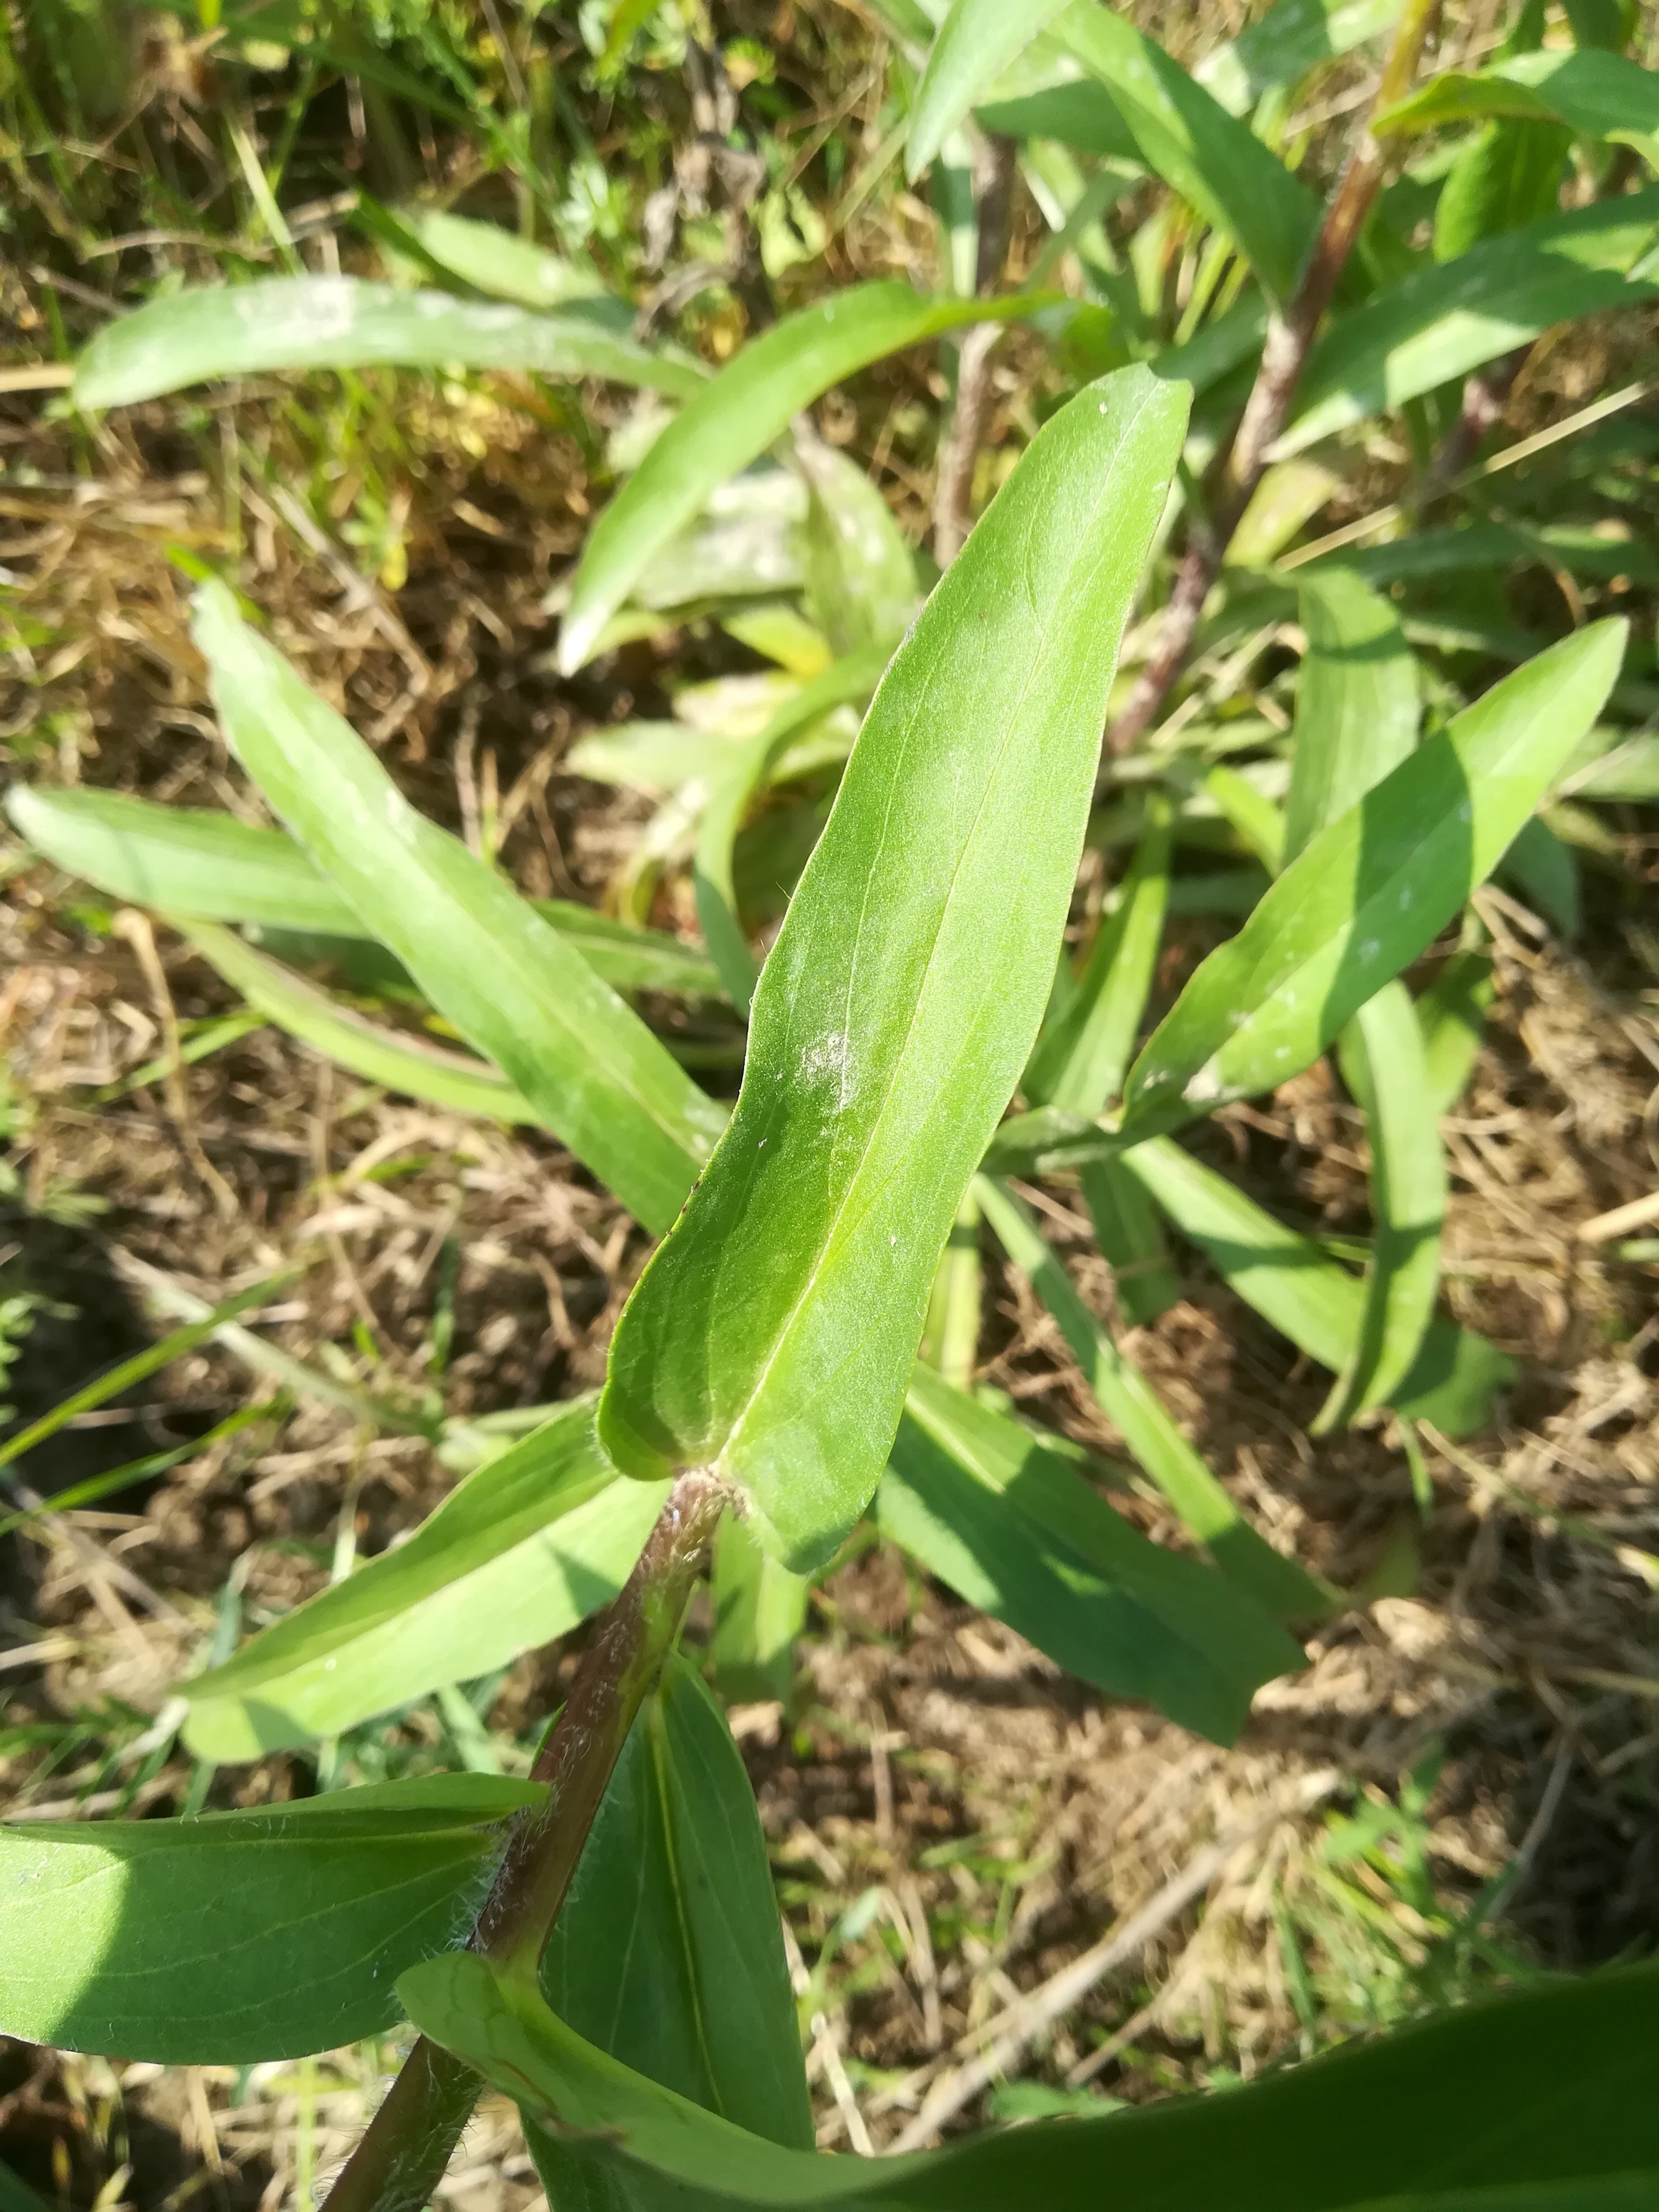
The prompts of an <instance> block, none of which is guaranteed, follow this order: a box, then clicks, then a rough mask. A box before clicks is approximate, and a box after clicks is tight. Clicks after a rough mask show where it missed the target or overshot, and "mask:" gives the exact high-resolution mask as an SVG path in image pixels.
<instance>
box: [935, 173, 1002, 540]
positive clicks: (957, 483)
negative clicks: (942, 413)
mask: <svg viewBox="0 0 1659 2212" xmlns="http://www.w3.org/2000/svg"><path fill="white" fill-rule="evenodd" d="M1015 150H1016V149H1015V146H1014V142H1013V140H1012V138H1002V137H995V136H993V137H988V138H987V140H986V141H985V143H984V144H983V146H982V147H981V149H980V154H979V158H978V160H977V161H976V162H975V173H974V207H975V213H976V215H977V216H978V218H979V254H978V260H977V264H976V266H975V284H974V289H975V291H976V292H977V293H978V295H979V296H980V297H981V299H984V298H987V296H988V295H990V294H991V293H993V292H994V291H995V290H996V288H997V286H998V284H999V283H1000V282H1001V281H1002V269H1003V264H1004V263H1005V262H1006V259H1007V258H1008V231H1009V224H1010V219H1011V216H1012V210H1013V188H1014V156H1015ZM1001 335H1002V325H1000V323H975V325H973V327H972V329H971V330H970V331H969V332H968V334H967V336H966V337H964V338H963V341H962V351H961V354H960V356H958V361H957V404H956V408H955V411H954V412H953V414H952V415H951V430H950V435H949V436H948V437H947V439H946V440H945V451H944V453H942V454H941V456H940V459H939V489H938V492H937V493H936V495H935V496H934V501H933V557H934V559H935V560H936V561H937V562H939V567H940V568H949V567H950V565H951V562H952V561H954V560H955V559H956V557H957V554H958V553H959V552H960V551H961V550H962V548H963V544H964V542H965V541H966V539H967V536H968V532H969V530H971V529H972V527H973V523H974V464H975V462H976V461H977V460H978V459H979V451H980V447H981V446H982V445H983V444H984V443H985V433H986V430H987V427H988V426H989V423H990V419H991V396H992V395H991V350H992V348H993V347H994V345H995V344H996V342H997V340H998V339H999V338H1000V337H1001Z"/></svg>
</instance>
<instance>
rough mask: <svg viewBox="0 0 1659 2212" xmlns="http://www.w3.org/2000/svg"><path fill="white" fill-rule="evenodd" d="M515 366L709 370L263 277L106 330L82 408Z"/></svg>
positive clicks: (331, 283) (577, 326)
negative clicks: (281, 373)
mask: <svg viewBox="0 0 1659 2212" xmlns="http://www.w3.org/2000/svg"><path fill="white" fill-rule="evenodd" d="M374 362H386V363H388V364H393V365H396V366H398V367H399V368H448V367H451V366H453V365H459V367H461V368H508V369H525V370H532V371H534V372H535V373H537V374H540V375H543V376H554V377H584V376H600V377H605V378H606V379H608V380H610V381H611V383H613V384H628V385H635V386H639V387H641V388H642V389H643V390H646V391H649V392H665V393H666V394H667V396H668V397H669V398H671V399H689V398H690V397H691V395H692V394H693V393H694V392H700V391H701V390H702V386H703V384H704V382H705V381H706V375H705V372H704V371H703V370H702V369H701V368H698V367H696V365H695V364H694V363H692V362H684V361H675V360H671V359H670V358H669V357H668V356H665V355H663V354H659V353H653V351H652V350H651V349H650V348H649V347H648V346H643V345H641V344H640V343H638V341H637V340H635V339H633V338H629V337H622V336H619V335H618V334H617V332H616V331H609V330H606V329H605V326H604V325H603V324H602V323H600V322H598V321H596V320H595V319H593V318H592V316H591V315H582V314H574V313H573V314H564V315H538V314H532V313H531V312H530V310H529V309H528V308H526V307H508V306H507V305H505V304H503V303H501V302H499V301H471V300H456V299H452V298H451V296H450V295H449V294H448V293H447V292H428V291H404V290H403V289H400V288H399V287H398V286H397V285H394V284H374V283H368V282H367V281H366V280H365V279H363V278H362V277H360V276H265V277H261V278H259V279H258V281H257V282H256V283H252V284H215V285H211V286H209V287H207V288H206V289H203V290H200V291H190V292H175V293H174V294H173V295H172V296H171V297H169V298H162V299H156V300H151V301H149V302H148V303H147V304H146V305H145V306H143V307H139V308H137V309H135V310H134V312H133V313H131V314H130V315H123V316H121V317H120V318H119V319H118V320H117V321H115V322H112V323H106V325H105V326H104V328H103V329H102V330H101V331H99V333H98V335H97V336H96V337H94V339H93V341H92V343H90V344H89V345H88V347H87V348H86V349H85V350H84V351H83V352H82V355H81V357H80V359H79V360H78V361H77V362H76V367H75V384H74V386H73V392H74V398H75V401H76V405H77V406H81V407H86V408H94V407H131V406H133V405H134V404H137V402H138V401H139V400H141V399H155V398H159V397H160V396H161V394H162V393H163V392H179V391H182V390H183V389H184V388H185V386H187V385H191V384H202V383H205V382H206V381H207V380H209V379H210V378H213V377H221V376H253V375H259V374H264V372H266V371H268V370H270V369H279V368H367V367H368V366H369V365H370V364H371V363H374Z"/></svg>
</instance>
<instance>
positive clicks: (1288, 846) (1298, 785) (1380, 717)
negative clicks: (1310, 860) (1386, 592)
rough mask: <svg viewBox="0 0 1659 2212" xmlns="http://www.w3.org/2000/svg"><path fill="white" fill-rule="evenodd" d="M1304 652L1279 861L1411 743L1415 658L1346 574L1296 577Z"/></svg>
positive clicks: (1371, 597)
mask: <svg viewBox="0 0 1659 2212" xmlns="http://www.w3.org/2000/svg"><path fill="white" fill-rule="evenodd" d="M1297 599H1298V600H1299V602H1300V605H1301V612H1302V626H1303V629H1304V630H1305V632H1306V633H1307V639H1308V650H1307V652H1306V653H1305V654H1304V658H1303V662H1302V674H1301V680H1300V682H1299V684H1298V685H1297V695H1296V728H1295V732H1294V734H1293V736H1292V738H1291V787H1290V791H1289V793H1288V794H1287V796H1286V798H1285V847H1284V854H1283V860H1284V861H1290V860H1295V858H1296V856H1297V854H1298V853H1300V852H1301V851H1302V850H1303V848H1304V847H1305V846H1306V845H1307V844H1308V842H1309V841H1310V839H1311V838H1312V837H1313V836H1316V834H1317V832H1318V831H1319V830H1321V829H1323V828H1324V827H1325V825H1326V824H1327V823H1329V822H1334V821H1335V820H1336V819H1337V817H1339V816H1340V815H1342V814H1346V812H1347V811H1348V809H1349V808H1350V807H1351V806H1356V805H1358V803H1359V801H1360V799H1363V798H1364V795H1365V793H1367V792H1368V791H1369V790H1370V788H1371V787H1372V786H1373V785H1374V784H1376V783H1380V782H1381V781H1382V780H1383V777H1384V776H1385V775H1388V773H1389V770H1390V769H1393V768H1396V767H1397V766H1398V765H1399V763H1401V761H1402V760H1404V759H1405V758H1406V757H1407V754H1408V753H1409V752H1410V751H1411V750H1412V749H1413V746H1414V745H1415V744H1416V743H1417V726H1418V717H1419V699H1418V686H1417V662H1416V659H1414V657H1413V653H1412V650H1411V647H1409V646H1408V645H1407V642H1406V638H1405V633H1404V632H1403V631H1402V630H1401V627H1400V617H1399V616H1398V615H1397V614H1396V613H1395V610H1394V607H1393V605H1392V604H1391V603H1390V602H1389V600H1388V599H1384V598H1383V596H1382V595H1381V593H1380V592H1374V591H1373V590H1372V589H1371V587H1370V585H1369V584H1366V583H1364V582H1362V581H1361V580H1360V579H1359V578H1358V576H1356V575H1353V574H1352V573H1349V572H1346V571H1344V570H1342V569H1340V568H1326V569H1321V570H1320V571H1319V572H1318V573H1317V574H1313V575H1309V576H1304V577H1298V578H1297Z"/></svg>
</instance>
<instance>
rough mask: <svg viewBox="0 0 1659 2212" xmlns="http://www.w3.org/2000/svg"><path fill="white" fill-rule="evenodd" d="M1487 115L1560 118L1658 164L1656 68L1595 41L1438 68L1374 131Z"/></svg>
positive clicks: (1381, 117) (1419, 128)
mask: <svg viewBox="0 0 1659 2212" xmlns="http://www.w3.org/2000/svg"><path fill="white" fill-rule="evenodd" d="M1486 115H1501V116H1516V117H1521V118H1541V119H1543V120H1546V121H1553V122H1556V123H1562V124H1565V125H1566V127H1567V128H1568V130H1570V131H1572V132H1574V133H1575V134H1576V135H1577V137H1581V138H1607V139H1612V140H1614V141H1617V142H1620V143H1623V144H1625V145H1629V146H1636V147H1639V148H1640V149H1641V150H1642V152H1643V153H1644V154H1645V155H1647V157H1648V159H1649V161H1652V162H1654V163H1655V164H1656V166H1659V70H1650V69H1643V68H1642V67H1641V66H1640V65H1639V64H1638V63H1636V62H1633V61H1631V60H1629V59H1627V58H1626V56H1625V55H1623V54H1614V53H1607V52H1603V51H1601V50H1599V49H1597V48H1595V47H1589V48H1585V47H1579V48H1577V49H1576V50H1572V49H1570V50H1567V51H1565V52H1564V51H1562V50H1561V49H1559V48H1557V47H1552V48H1551V49H1549V50H1548V51H1547V52H1539V53H1530V54H1511V55H1510V56H1509V58H1507V59H1506V60H1504V61H1498V62H1494V63H1492V64H1491V66H1490V67H1488V68H1486V69H1483V70H1443V72H1442V73H1441V74H1440V75H1439V76H1436V77H1432V78H1431V79H1430V81H1429V82H1428V83H1426V84H1425V85H1424V86H1422V87H1421V88H1420V89H1419V90H1418V91H1416V92H1414V93H1413V94H1412V95H1411V97H1410V98H1409V99H1407V100H1401V101H1400V102H1398V103H1397V105H1396V106H1393V107H1390V108H1389V109H1387V110H1386V111H1385V112H1383V114H1381V115H1379V116H1378V117H1377V118H1376V124H1375V125H1374V126H1373V127H1374V128H1375V129H1376V131H1377V132H1378V133H1379V135H1383V134H1393V133H1395V132H1399V131H1429V130H1433V129H1434V128H1436V127H1437V125H1441V124H1446V123H1461V122H1464V121H1466V120H1467V119H1468V118H1470V117H1472V116H1486Z"/></svg>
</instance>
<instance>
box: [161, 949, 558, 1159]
mask: <svg viewBox="0 0 1659 2212" xmlns="http://www.w3.org/2000/svg"><path fill="white" fill-rule="evenodd" d="M167 920H168V921H171V922H172V924H173V927H174V928H175V929H176V930H177V931H178V932H179V935H180V936H181V937H185V938H188V939H189V940H190V942H191V944H192V945H194V946H195V947H196V949H197V951H198V952H199V953H200V954H201V955H202V957H203V958H204V960H206V961H208V962H209V963H210V964H211V965H212V966H213V967H214V968H216V969H217V970H218V972H219V974H220V975H222V976H223V977H224V979H225V981H226V982H228V983H229V984H231V985H232V986H233V987H234V988H235V989H237V990H239V991H240V993H241V994H242V996H243V997H244V998H245V999H246V1000H247V1003H248V1004H249V1006H252V1007H255V1008H257V1010H258V1012H260V1013H262V1014H264V1016H265V1018H267V1019H268V1020H270V1021H273V1022H275V1023H276V1025H277V1027H278V1028H279V1029H283V1030H287V1031H288V1033H289V1036H296V1037H298V1038H299V1039H300V1041H301V1043H302V1044H308V1045H310V1046H311V1047H312V1048H313V1050H314V1051H317V1052H319V1053H321V1054H323V1056H324V1057H325V1059H327V1060H334V1061H336V1062H337V1064H338V1065H339V1066H342V1067H344V1068H349V1070H350V1072H351V1073H352V1074H354V1075H361V1076H362V1078H363V1079H364V1080H365V1081H366V1082H369V1083H383V1084H384V1085H386V1089H387V1090H388V1091H401V1092H402V1093H403V1095H404V1097H407V1098H420V1099H423V1100H425V1101H427V1102H428V1103H429V1104H431V1105H434V1106H443V1107H447V1109H449V1110H450V1111H451V1112H452V1113H456V1114H476V1115H478V1116H480V1118H481V1119H483V1120H486V1121H507V1122H538V1121H541V1120H542V1118H543V1117H542V1115H540V1114H538V1112H537V1110H536V1109H535V1108H534V1107H533V1106H532V1105H531V1103H529V1101H528V1100H527V1099H526V1098H524V1097H521V1096H520V1093H519V1092H518V1091H515V1090H514V1089H513V1085H511V1084H510V1083H509V1082H508V1081H507V1078H506V1077H505V1076H504V1075H503V1074H502V1073H501V1071H500V1069H499V1068H495V1067H491V1066H489V1063H488V1061H486V1060H473V1059H471V1058H470V1057H469V1056H468V1055H467V1054H464V1053H459V1052H450V1051H447V1050H446V1049H445V1048H444V1047H442V1046H441V1045H437V1044H429V1043H427V1042H424V1041H423V1040H422V1039H421V1038H418V1037H413V1036H407V1035H405V1034H404V1033H403V1032H402V1031H400V1030H391V1029H386V1028H385V1027H384V1026H383V1025H382V1024H380V1023H378V1022H371V1021H368V1020H366V1019H365V1018H364V1017H363V1016H362V1014H359V1013H356V1012H354V1011H353V1009H352V1008H351V1007H349V1006H342V1005H341V1004H340V1002H339V1001H338V1000H336V999H332V998H331V997H330V996H329V994H328V993H327V992H326V991H322V990H319V988H318V987H317V986H316V985H315V984H314V983H307V981H306V980H305V978H304V977H303V976H301V975H295V974H294V973H293V971H292V970H291V969H287V968H284V967H283V966H282V965H281V964H280V963H278V962H277V961H275V960H268V959H267V958H266V957H265V956H264V953H262V952H256V951H254V949H253V947H252V945H245V944H244V943H243V942H242V939H240V937H238V936H236V935H235V934H234V932H233V931H231V930H228V929H221V928H219V927H218V926H217V925H216V923H214V922H210V921H186V920H185V917H184V916H183V915H168V916H167Z"/></svg>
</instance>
